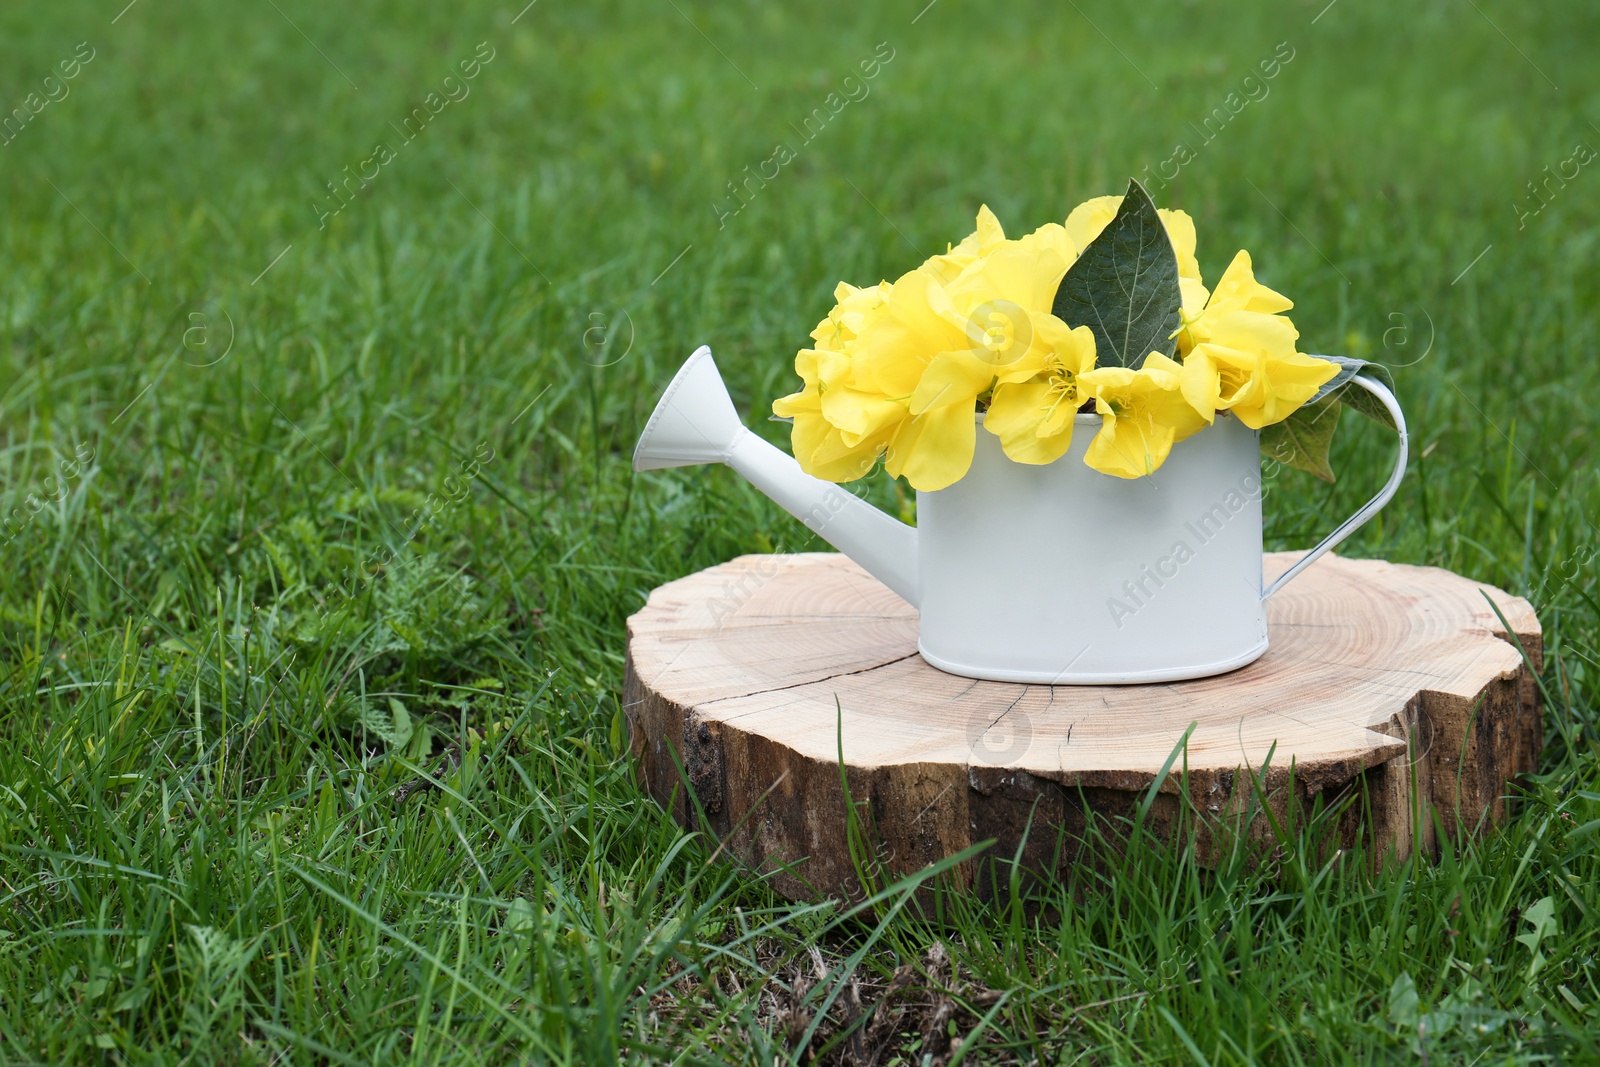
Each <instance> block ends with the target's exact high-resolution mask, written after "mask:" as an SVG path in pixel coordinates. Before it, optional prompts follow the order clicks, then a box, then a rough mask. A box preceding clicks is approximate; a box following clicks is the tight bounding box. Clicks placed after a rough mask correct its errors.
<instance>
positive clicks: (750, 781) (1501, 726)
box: [624, 553, 1543, 898]
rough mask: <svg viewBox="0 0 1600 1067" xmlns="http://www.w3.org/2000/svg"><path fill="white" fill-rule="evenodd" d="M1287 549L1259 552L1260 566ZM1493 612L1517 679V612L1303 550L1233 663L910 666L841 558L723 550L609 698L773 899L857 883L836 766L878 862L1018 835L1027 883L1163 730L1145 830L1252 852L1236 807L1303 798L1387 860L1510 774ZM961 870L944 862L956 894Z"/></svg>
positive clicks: (643, 752)
mask: <svg viewBox="0 0 1600 1067" xmlns="http://www.w3.org/2000/svg"><path fill="white" fill-rule="evenodd" d="M1295 558H1297V554H1295V553H1276V554H1271V555H1268V556H1267V557H1266V566H1265V570H1266V577H1267V578H1268V579H1269V580H1270V579H1271V578H1273V577H1275V576H1276V575H1277V574H1279V573H1282V571H1283V570H1285V569H1287V567H1288V566H1289V564H1290V563H1291V562H1293V560H1294V559H1295ZM1486 596H1487V599H1486ZM1491 600H1492V601H1493V604H1494V607H1491V604H1490V601H1491ZM1495 607H1498V609H1499V612H1500V614H1502V615H1504V617H1505V619H1506V621H1507V622H1508V623H1509V624H1510V630H1511V633H1512V634H1514V635H1515V637H1516V639H1517V641H1518V642H1520V644H1521V646H1522V648H1523V649H1524V650H1525V651H1526V653H1527V656H1528V657H1529V659H1531V661H1532V663H1533V664H1534V665H1535V667H1536V668H1537V666H1538V664H1539V662H1540V657H1541V654H1542V644H1541V634H1540V628H1539V622H1538V619H1537V618H1536V617H1535V616H1534V612H1533V609H1532V607H1531V606H1530V605H1529V604H1528V603H1527V601H1525V600H1522V599H1521V598H1518V597H1513V596H1510V595H1508V594H1506V593H1504V592H1502V591H1501V590H1498V589H1494V588H1492V587H1488V586H1484V585H1482V584H1481V583H1478V582H1473V581H1470V580H1468V579H1466V578H1462V577H1460V576H1458V575H1455V574H1452V573H1450V572H1448V571H1444V570H1439V569H1437V568H1430V567H1412V566H1402V565H1397V564H1391V563H1385V562H1382V561H1377V560H1347V559H1342V558H1339V557H1336V556H1332V555H1329V556H1326V557H1324V558H1323V559H1322V560H1320V561H1319V562H1317V563H1316V564H1315V565H1313V566H1312V567H1310V568H1309V569H1307V570H1306V572H1305V573H1304V574H1302V575H1301V576H1300V577H1298V578H1296V579H1295V581H1293V582H1291V583H1290V584H1289V585H1287V586H1285V587H1284V589H1283V591H1281V592H1280V593H1278V594H1277V595H1276V596H1275V597H1273V599H1272V600H1271V601H1270V602H1269V603H1268V628H1269V637H1270V640H1271V648H1270V649H1269V650H1268V651H1267V653H1266V655H1264V656H1263V657H1262V658H1261V659H1259V660H1257V661H1256V662H1255V663H1253V664H1251V665H1250V666H1248V667H1244V668H1241V669H1240V670H1236V671H1233V672H1231V673H1229V674H1224V675H1219V676H1217V677H1213V678H1204V679H1198V680H1195V681H1188V682H1171V683H1164V684H1160V685H1140V686H1059V685H1058V686H1047V685H1021V684H1015V683H1008V682H989V681H977V680H974V679H970V678H963V677H958V676H956V675H951V674H946V673H944V672H942V671H939V670H936V669H935V668H933V667H930V666H928V664H926V663H925V662H923V660H922V658H921V657H920V656H919V655H918V654H917V613H916V610H915V609H914V608H912V607H911V606H910V605H909V604H907V603H906V602H905V601H903V600H901V599H900V598H899V597H898V596H896V595H895V594H894V593H892V592H890V591H889V590H888V589H886V588H885V587H884V586H882V585H880V584H879V583H878V582H877V581H876V580H874V579H873V578H872V577H870V576H869V575H867V574H866V572H864V571H862V570H861V569H860V568H859V567H857V566H856V565H855V564H854V563H852V562H850V561H849V560H848V559H846V558H845V557H843V556H839V555H834V554H828V553H808V554H798V555H769V556H742V557H740V558H738V559H735V560H732V561H730V562H728V563H725V564H722V565H720V566H717V567H712V568H710V569H708V570H705V571H701V572H700V573H698V574H693V575H690V576H688V577H686V578H682V579H679V580H678V581H675V582H671V583H668V584H667V585H664V586H662V587H660V588H659V589H656V590H655V591H654V592H653V593H651V594H650V597H649V600H648V601H647V603H646V604H645V606H644V607H643V608H642V609H641V610H640V611H639V612H638V613H637V614H635V615H634V616H633V617H632V618H630V619H629V620H628V669H627V682H626V689H625V697H624V702H625V704H626V706H627V714H628V720H629V724H630V728H631V732H632V745H633V753H634V757H635V760H636V765H637V768H638V772H639V774H640V777H641V780H642V783H643V785H644V787H645V788H646V790H647V791H648V792H649V793H650V794H651V795H652V796H653V797H655V798H656V800H657V801H658V802H660V803H661V804H663V805H665V806H667V807H668V808H669V810H671V811H672V813H673V814H674V815H675V816H676V817H677V818H678V819H679V820H680V821H682V822H683V823H684V824H685V825H687V826H690V827H693V828H698V829H704V830H706V831H708V832H711V833H714V834H716V835H717V837H718V838H719V839H720V840H721V841H722V842H723V844H724V848H725V849H726V850H728V851H731V852H732V853H733V854H734V855H736V856H738V857H739V858H740V859H741V860H743V861H744V862H745V863H747V864H749V865H750V866H752V867H754V868H756V869H758V870H760V871H762V872H763V873H767V874H769V875H770V876H771V878H772V881H773V884H774V885H775V886H776V888H778V889H779V890H780V891H781V892H783V893H785V894H787V895H789V896H791V897H795V898H815V897H818V896H828V895H844V896H855V895H857V894H858V892H859V887H858V885H857V882H856V875H855V866H854V864H853V862H852V860H851V857H850V852H849V848H848V840H847V835H846V826H847V823H848V818H847V814H848V813H847V812H846V809H845V793H844V790H843V788H842V787H841V782H840V763H841V759H842V762H843V765H844V769H845V772H846V775H847V780H848V782H849V786H850V797H851V799H852V800H853V801H854V802H855V803H856V804H857V805H858V812H857V815H858V822H859V823H860V824H861V825H863V826H864V827H866V830H865V833H866V834H867V835H868V836H869V838H870V840H871V843H872V846H873V847H874V848H875V849H876V850H877V855H878V859H879V861H880V862H881V864H882V865H883V869H884V870H885V871H887V872H889V873H892V874H900V873H908V872H911V871H915V870H918V869H920V868H922V867H924V866H925V865H927V864H928V863H931V862H935V861H937V860H940V859H943V858H945V857H947V856H950V855H952V854H954V853H956V852H958V851H960V850H962V849H964V848H967V847H968V846H969V845H972V844H977V843H979V842H982V841H986V840H993V841H995V842H996V845H995V850H994V851H993V852H991V855H1003V856H1004V857H1006V858H1007V859H1009V858H1010V857H1011V856H1012V855H1013V854H1014V853H1015V851H1016V849H1017V848H1018V847H1019V845H1022V847H1023V849H1024V862H1025V863H1026V864H1027V865H1028V866H1029V867H1030V868H1031V869H1032V870H1034V871H1035V872H1037V873H1039V874H1040V875H1043V876H1046V877H1049V876H1052V875H1055V874H1059V873H1061V872H1060V868H1061V867H1062V866H1064V865H1066V864H1069V863H1071V862H1073V853H1074V850H1073V849H1072V848H1071V847H1067V848H1063V847H1060V846H1061V842H1062V840H1063V838H1062V832H1063V831H1064V832H1065V835H1066V837H1065V840H1066V841H1067V842H1068V843H1069V844H1070V842H1071V841H1073V840H1076V839H1077V837H1078V835H1080V834H1081V833H1082V832H1083V830H1084V828H1085V825H1086V822H1087V820H1088V818H1089V817H1090V815H1091V813H1093V814H1095V815H1100V816H1108V817H1111V824H1113V825H1114V824H1115V822H1116V817H1117V816H1121V815H1126V814H1128V813H1130V812H1131V811H1132V810H1133V808H1134V806H1135V805H1136V804H1137V802H1138V800H1139V799H1140V797H1141V796H1142V795H1143V794H1144V793H1145V792H1147V791H1148V789H1149V787H1150V785H1151V783H1152V782H1154V781H1155V779H1156V776H1157V775H1158V774H1160V772H1161V769H1162V767H1163V765H1165V764H1166V762H1167V760H1168V758H1169V756H1171V755H1172V754H1173V752H1174V749H1175V747H1177V746H1179V745H1180V743H1181V742H1182V739H1183V737H1184V733H1185V731H1186V730H1190V728H1191V726H1192V732H1191V733H1190V734H1189V738H1188V743H1187V746H1186V748H1185V750H1184V751H1183V752H1180V753H1179V756H1178V761H1177V763H1176V764H1175V765H1174V769H1173V770H1172V771H1171V772H1170V773H1169V774H1168V775H1167V776H1166V777H1165V778H1164V779H1163V780H1162V782H1161V784H1160V786H1159V792H1158V795H1157V798H1156V804H1155V806H1154V808H1153V809H1152V811H1151V818H1152V820H1153V822H1152V824H1151V825H1152V827H1153V828H1154V829H1155V830H1156V831H1157V832H1158V833H1163V832H1166V831H1168V830H1170V828H1171V827H1172V826H1173V825H1175V820H1178V819H1179V817H1180V816H1181V815H1183V814H1184V813H1183V811H1182V807H1187V808H1188V814H1189V815H1191V816H1193V817H1194V819H1193V822H1192V823H1188V824H1190V825H1194V826H1195V827H1196V830H1197V832H1198V833H1199V835H1200V846H1201V848H1202V850H1203V851H1206V850H1215V849H1217V848H1220V847H1223V844H1222V842H1223V841H1224V839H1225V836H1224V835H1225V834H1239V833H1242V834H1245V835H1247V837H1249V838H1254V839H1257V840H1262V839H1264V838H1265V836H1266V835H1267V834H1268V833H1269V826H1268V823H1267V820H1266V819H1265V818H1264V816H1263V815H1262V814H1261V812H1260V809H1261V806H1262V805H1261V800H1262V799H1263V798H1264V799H1265V805H1266V807H1267V808H1268V809H1270V810H1272V811H1273V812H1274V813H1275V814H1276V815H1278V816H1279V817H1281V818H1294V817H1299V816H1302V815H1303V814H1304V813H1306V812H1308V811H1310V810H1311V806H1312V803H1313V802H1314V801H1315V800H1317V799H1318V798H1321V799H1322V800H1324V801H1325V802H1327V803H1329V804H1333V803H1342V802H1345V801H1350V803H1348V804H1347V805H1346V806H1345V809H1344V813H1343V814H1342V815H1341V816H1340V817H1339V818H1340V822H1339V830H1338V832H1339V834H1340V835H1341V840H1342V841H1343V843H1344V844H1345V845H1346V846H1347V847H1348V846H1354V845H1357V844H1359V845H1362V846H1363V847H1365V848H1366V849H1367V850H1368V852H1369V854H1372V855H1375V856H1376V855H1381V854H1392V855H1395V856H1400V857H1404V856H1407V855H1409V854H1410V853H1411V852H1412V851H1413V850H1414V849H1416V848H1423V849H1429V848H1431V847H1432V846H1433V844H1434V841H1433V835H1434V827H1435V822H1436V820H1435V817H1434V816H1435V814H1437V816H1438V818H1437V823H1438V825H1441V826H1442V827H1443V828H1444V829H1445V831H1446V832H1448V833H1458V832H1475V831H1478V830H1481V829H1482V828H1484V827H1486V826H1489V825H1493V824H1496V823H1499V822H1501V821H1503V820H1504V819H1505V817H1506V814H1507V797H1508V794H1509V793H1510V792H1511V790H1510V786H1509V783H1510V782H1511V781H1512V779H1514V778H1515V777H1516V776H1517V775H1519V774H1522V773H1526V772H1529V771H1532V770H1533V769H1534V768H1535V764H1536V761H1537V759H1538V755H1539V750H1540V747H1541V744H1542V737H1543V734H1542V727H1541V722H1540V711H1539V702H1538V690H1537V686H1536V683H1535V680H1534V676H1533V674H1532V673H1531V672H1530V671H1529V670H1528V669H1527V667H1526V665H1525V662H1524V659H1523V655H1522V653H1521V652H1519V651H1518V649H1517V647H1516V645H1515V644H1513V643H1512V642H1511V640H1510V639H1509V638H1508V637H1507V635H1506V626H1505V625H1503V624H1502V623H1501V621H1500V618H1499V617H1498V616H1497V615H1496V612H1495ZM1263 768H1265V770H1263ZM1185 781H1186V782H1187V790H1185V789H1184V783H1185ZM1180 806H1182V807H1180ZM1030 817H1031V819H1032V826H1031V829H1027V828H1028V826H1029V819H1030ZM1230 826H1231V829H1229V827H1230ZM1025 829H1026V831H1027V832H1026V835H1025ZM1024 840H1025V844H1024ZM982 870H983V867H982V864H980V863H976V862H969V863H967V864H965V865H964V866H963V867H961V868H959V869H958V870H957V872H956V877H957V878H958V880H960V881H961V882H963V883H965V884H974V883H979V886H980V888H982V885H983V884H986V883H985V882H983V880H982V878H981V874H982Z"/></svg>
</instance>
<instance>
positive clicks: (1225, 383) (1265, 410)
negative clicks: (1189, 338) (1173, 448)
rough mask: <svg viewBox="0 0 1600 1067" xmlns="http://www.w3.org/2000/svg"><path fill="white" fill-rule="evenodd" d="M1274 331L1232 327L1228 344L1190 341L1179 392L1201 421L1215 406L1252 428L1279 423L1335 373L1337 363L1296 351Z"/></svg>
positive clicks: (1268, 319) (1266, 317)
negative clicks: (1189, 349)
mask: <svg viewBox="0 0 1600 1067" xmlns="http://www.w3.org/2000/svg"><path fill="white" fill-rule="evenodd" d="M1257 318H1258V319H1260V320H1263V321H1264V322H1265V323H1274V322H1283V321H1284V320H1282V319H1278V318H1276V317H1275V316H1271V315H1260V316H1257ZM1275 332H1278V331H1275V330H1271V329H1262V330H1258V331H1247V330H1238V331H1236V332H1232V333H1230V335H1229V338H1228V340H1229V342H1230V344H1229V345H1223V344H1214V343H1206V344H1201V345H1196V346H1195V347H1194V350H1193V351H1191V352H1190V353H1189V354H1188V355H1187V356H1185V357H1183V371H1184V373H1183V393H1184V395H1185V397H1187V398H1188V400H1189V403H1190V405H1191V406H1192V407H1193V408H1195V409H1196V410H1197V411H1200V412H1203V413H1205V420H1206V421H1207V422H1210V421H1211V419H1212V413H1213V412H1216V411H1229V412H1232V413H1233V415H1234V416H1235V417H1236V418H1238V420H1239V421H1240V422H1242V423H1244V424H1245V425H1246V426H1248V427H1250V428H1251V429H1252V430H1259V429H1261V428H1262V427H1263V426H1271V425H1272V424H1273V423H1275V422H1282V421H1283V420H1284V419H1287V418H1288V417H1289V416H1290V415H1293V414H1294V413H1295V410H1296V409H1298V408H1299V407H1300V406H1301V405H1302V404H1304V403H1305V402H1306V401H1307V400H1310V399H1311V398H1312V397H1313V396H1315V395H1316V394H1317V390H1319V389H1321V388H1322V387H1323V386H1324V385H1326V384H1327V383H1328V382H1329V381H1331V380H1332V379H1333V377H1334V375H1336V374H1338V373H1339V366H1338V364H1336V363H1331V362H1329V361H1328V360H1325V359H1318V358H1317V357H1315V356H1307V355H1303V354H1301V353H1299V352H1296V351H1295V350H1294V344H1293V341H1292V340H1291V341H1290V342H1289V343H1288V345H1287V346H1285V345H1284V344H1283V341H1282V338H1281V337H1274V336H1273V334H1274V333H1275ZM1231 345H1239V346H1241V347H1231Z"/></svg>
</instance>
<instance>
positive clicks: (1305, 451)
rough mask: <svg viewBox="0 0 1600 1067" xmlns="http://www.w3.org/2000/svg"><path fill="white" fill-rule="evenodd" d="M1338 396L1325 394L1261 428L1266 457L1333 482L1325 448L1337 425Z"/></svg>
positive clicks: (1326, 448) (1262, 446) (1263, 449)
mask: <svg viewBox="0 0 1600 1067" xmlns="http://www.w3.org/2000/svg"><path fill="white" fill-rule="evenodd" d="M1339 406H1340V405H1339V398H1338V397H1335V396H1325V397H1323V398H1322V399H1321V400H1316V401H1313V402H1311V403H1309V404H1305V405H1303V406H1302V407H1301V408H1300V409H1299V410H1298V411H1296V412H1295V413H1294V414H1293V415H1290V416H1289V417H1288V418H1287V419H1284V420H1283V421H1282V422H1277V423H1273V424H1272V425H1271V426H1265V427H1263V428H1262V430H1261V454H1262V455H1264V456H1266V457H1267V458H1268V459H1275V460H1277V461H1278V462H1279V463H1283V464H1285V465H1287V466H1290V467H1293V468H1295V469H1296V470H1302V471H1306V472H1307V473H1309V474H1315V475H1316V476H1317V477H1318V478H1321V479H1322V480H1323V481H1325V482H1331V481H1333V468H1332V467H1331V466H1329V465H1328V447H1329V446H1330V445H1331V444H1333V431H1334V430H1336V429H1338V426H1339Z"/></svg>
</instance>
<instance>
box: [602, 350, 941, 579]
mask: <svg viewBox="0 0 1600 1067" xmlns="http://www.w3.org/2000/svg"><path fill="white" fill-rule="evenodd" d="M700 463H726V464H727V465H728V466H730V467H732V468H733V469H734V470H736V471H738V472H739V473H740V474H741V475H743V476H744V477H745V478H746V479H747V480H748V481H749V482H750V483H751V484H752V485H754V486H755V487H756V488H757V489H759V490H761V491H762V492H763V493H765V494H766V495H767V496H769V497H771V498H772V499H773V500H774V501H775V502H776V503H777V504H778V505H779V506H781V507H782V508H783V509H784V510H785V511H787V512H788V513H789V514H791V515H793V516H794V517H795V518H797V519H799V520H800V521H801V522H803V523H805V524H806V525H807V526H808V527H810V528H811V530H812V532H813V533H815V534H817V535H818V536H819V537H821V538H822V539H823V540H824V541H827V542H828V543H829V544H830V545H832V546H833V547H835V548H837V549H838V550H839V551H841V552H843V553H844V554H845V555H847V556H849V557H850V558H851V559H852V560H854V561H855V562H856V563H859V564H860V565H861V566H862V568H864V569H865V570H866V571H867V573H869V574H871V575H872V576H873V577H874V578H876V579H878V580H879V581H880V582H882V583H883V584H884V585H886V586H888V587H889V588H890V589H892V590H894V591H895V592H896V593H898V594H899V595H900V596H901V597H902V598H904V599H905V600H906V602H907V603H909V604H911V605H913V606H916V604H917V602H918V595H917V531H916V530H915V529H913V528H912V527H910V526H907V525H906V524H905V523H903V522H899V521H897V520H895V519H892V518H890V517H889V516H888V515H885V514H884V513H883V512H881V511H879V510H878V509H877V508H875V507H873V506H872V505H870V504H867V503H865V502H864V501H862V500H860V499H858V498H857V497H856V496H855V495H854V494H852V493H851V492H849V491H848V490H847V489H844V488H843V487H841V486H838V485H834V484H833V483H832V482H825V481H823V480H822V479H820V478H813V477H812V476H811V475H809V474H807V473H805V472H804V471H803V470H801V469H800V464H799V463H796V462H795V460H794V458H793V457H792V456H789V455H788V454H787V453H785V452H783V451H781V450H779V449H777V448H774V447H773V446H772V445H769V444H768V443H767V442H765V441H763V440H762V439H761V438H759V437H757V436H756V435H755V434H753V433H751V432H750V431H749V430H748V429H746V428H745V425H744V423H742V422H740V421H739V414H738V412H736V411H735V410H734V407H733V400H732V399H731V398H730V397H729V396H728V390H727V387H726V386H724V385H723V384H722V376H721V375H720V374H719V373H717V365H716V363H715V362H714V361H713V360H712V358H711V349H709V348H707V347H704V346H702V347H700V348H699V349H698V350H696V351H695V353H694V355H692V356H690V357H689V359H688V360H687V361H686V362H685V363H684V365H683V366H682V367H681V368H679V370H678V373H677V374H676V375H675V376H674V377H673V379H672V384H671V385H668V386H667V391H666V392H665V393H664V394H663V395H662V397H661V400H660V402H659V403H657V404H656V409H655V411H654V412H653V413H652V414H651V416H650V421H649V422H648V423H646V424H645V428H644V433H642V434H640V435H639V444H638V447H636V448H635V449H634V452H633V469H634V470H636V471H649V470H661V469H663V468H665V467H687V466H693V465H695V464H700Z"/></svg>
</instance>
